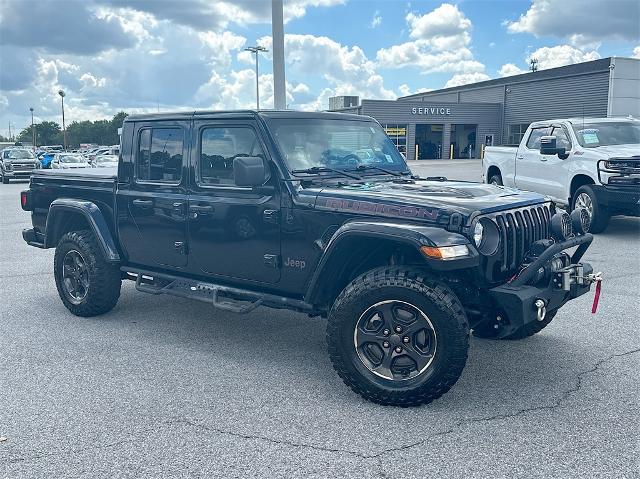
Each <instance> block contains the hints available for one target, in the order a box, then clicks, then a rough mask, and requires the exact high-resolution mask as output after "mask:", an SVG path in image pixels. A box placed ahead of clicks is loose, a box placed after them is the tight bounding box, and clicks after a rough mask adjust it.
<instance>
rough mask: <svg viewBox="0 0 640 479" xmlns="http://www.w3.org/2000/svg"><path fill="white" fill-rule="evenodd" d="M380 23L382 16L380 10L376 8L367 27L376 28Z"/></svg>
mask: <svg viewBox="0 0 640 479" xmlns="http://www.w3.org/2000/svg"><path fill="white" fill-rule="evenodd" d="M381 24H382V16H380V11H379V10H376V11H375V12H374V14H373V18H372V19H371V22H370V23H369V28H377V27H379V26H380V25H381Z"/></svg>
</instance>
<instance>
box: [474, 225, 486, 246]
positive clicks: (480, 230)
mask: <svg viewBox="0 0 640 479" xmlns="http://www.w3.org/2000/svg"><path fill="white" fill-rule="evenodd" d="M483 235H484V226H482V222H480V221H478V222H477V223H476V226H475V228H473V242H474V243H475V244H476V248H479V247H480V244H481V243H482V236H483Z"/></svg>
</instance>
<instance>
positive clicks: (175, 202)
mask: <svg viewBox="0 0 640 479" xmlns="http://www.w3.org/2000/svg"><path fill="white" fill-rule="evenodd" d="M188 134H189V122H186V121H184V122H180V121H176V122H171V123H169V122H163V123H162V126H155V125H154V124H153V123H151V122H149V123H141V124H136V127H135V132H134V138H133V147H132V159H133V175H132V178H131V180H130V183H129V185H128V187H127V186H124V185H123V186H122V187H120V188H119V192H118V194H119V195H120V196H123V197H124V198H121V199H120V201H122V204H123V206H124V203H125V202H126V207H127V213H128V215H122V217H121V218H119V219H118V221H119V231H120V232H121V235H125V238H123V239H122V243H123V246H124V247H125V248H126V253H127V256H128V260H129V262H131V263H135V264H139V265H141V266H147V267H156V268H158V267H159V268H169V269H180V268H182V267H184V266H186V264H187V255H186V252H187V250H186V246H187V245H186V241H187V191H186V186H185V185H186V181H185V180H186V175H185V174H184V172H185V171H186V169H185V168H184V163H185V158H186V157H187V156H188V148H187V142H186V139H187V138H188V136H187V135H188Z"/></svg>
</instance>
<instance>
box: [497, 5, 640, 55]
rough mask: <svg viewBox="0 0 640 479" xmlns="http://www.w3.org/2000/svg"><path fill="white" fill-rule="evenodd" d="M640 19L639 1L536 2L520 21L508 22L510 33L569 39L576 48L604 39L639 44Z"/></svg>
mask: <svg viewBox="0 0 640 479" xmlns="http://www.w3.org/2000/svg"><path fill="white" fill-rule="evenodd" d="M639 19H640V2H638V1H637V0H590V1H589V2H584V0H533V1H532V3H531V6H530V7H529V9H528V10H527V11H526V12H525V13H524V14H522V15H521V16H520V18H519V19H518V20H516V21H512V22H507V29H508V31H509V32H511V33H531V34H533V35H535V36H537V37H542V36H554V37H560V38H567V39H570V40H571V43H572V44H573V45H584V42H594V41H595V42H597V41H601V40H604V39H612V40H637V39H638V38H639V37H640V21H639Z"/></svg>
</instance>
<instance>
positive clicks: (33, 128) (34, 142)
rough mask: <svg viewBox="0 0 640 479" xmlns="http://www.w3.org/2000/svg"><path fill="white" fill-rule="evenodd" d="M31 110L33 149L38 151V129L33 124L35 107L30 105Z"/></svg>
mask: <svg viewBox="0 0 640 479" xmlns="http://www.w3.org/2000/svg"><path fill="white" fill-rule="evenodd" d="M29 111H30V112H31V138H32V140H31V141H32V144H33V151H34V152H35V151H36V129H35V127H34V126H33V107H32V106H30V107H29Z"/></svg>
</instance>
